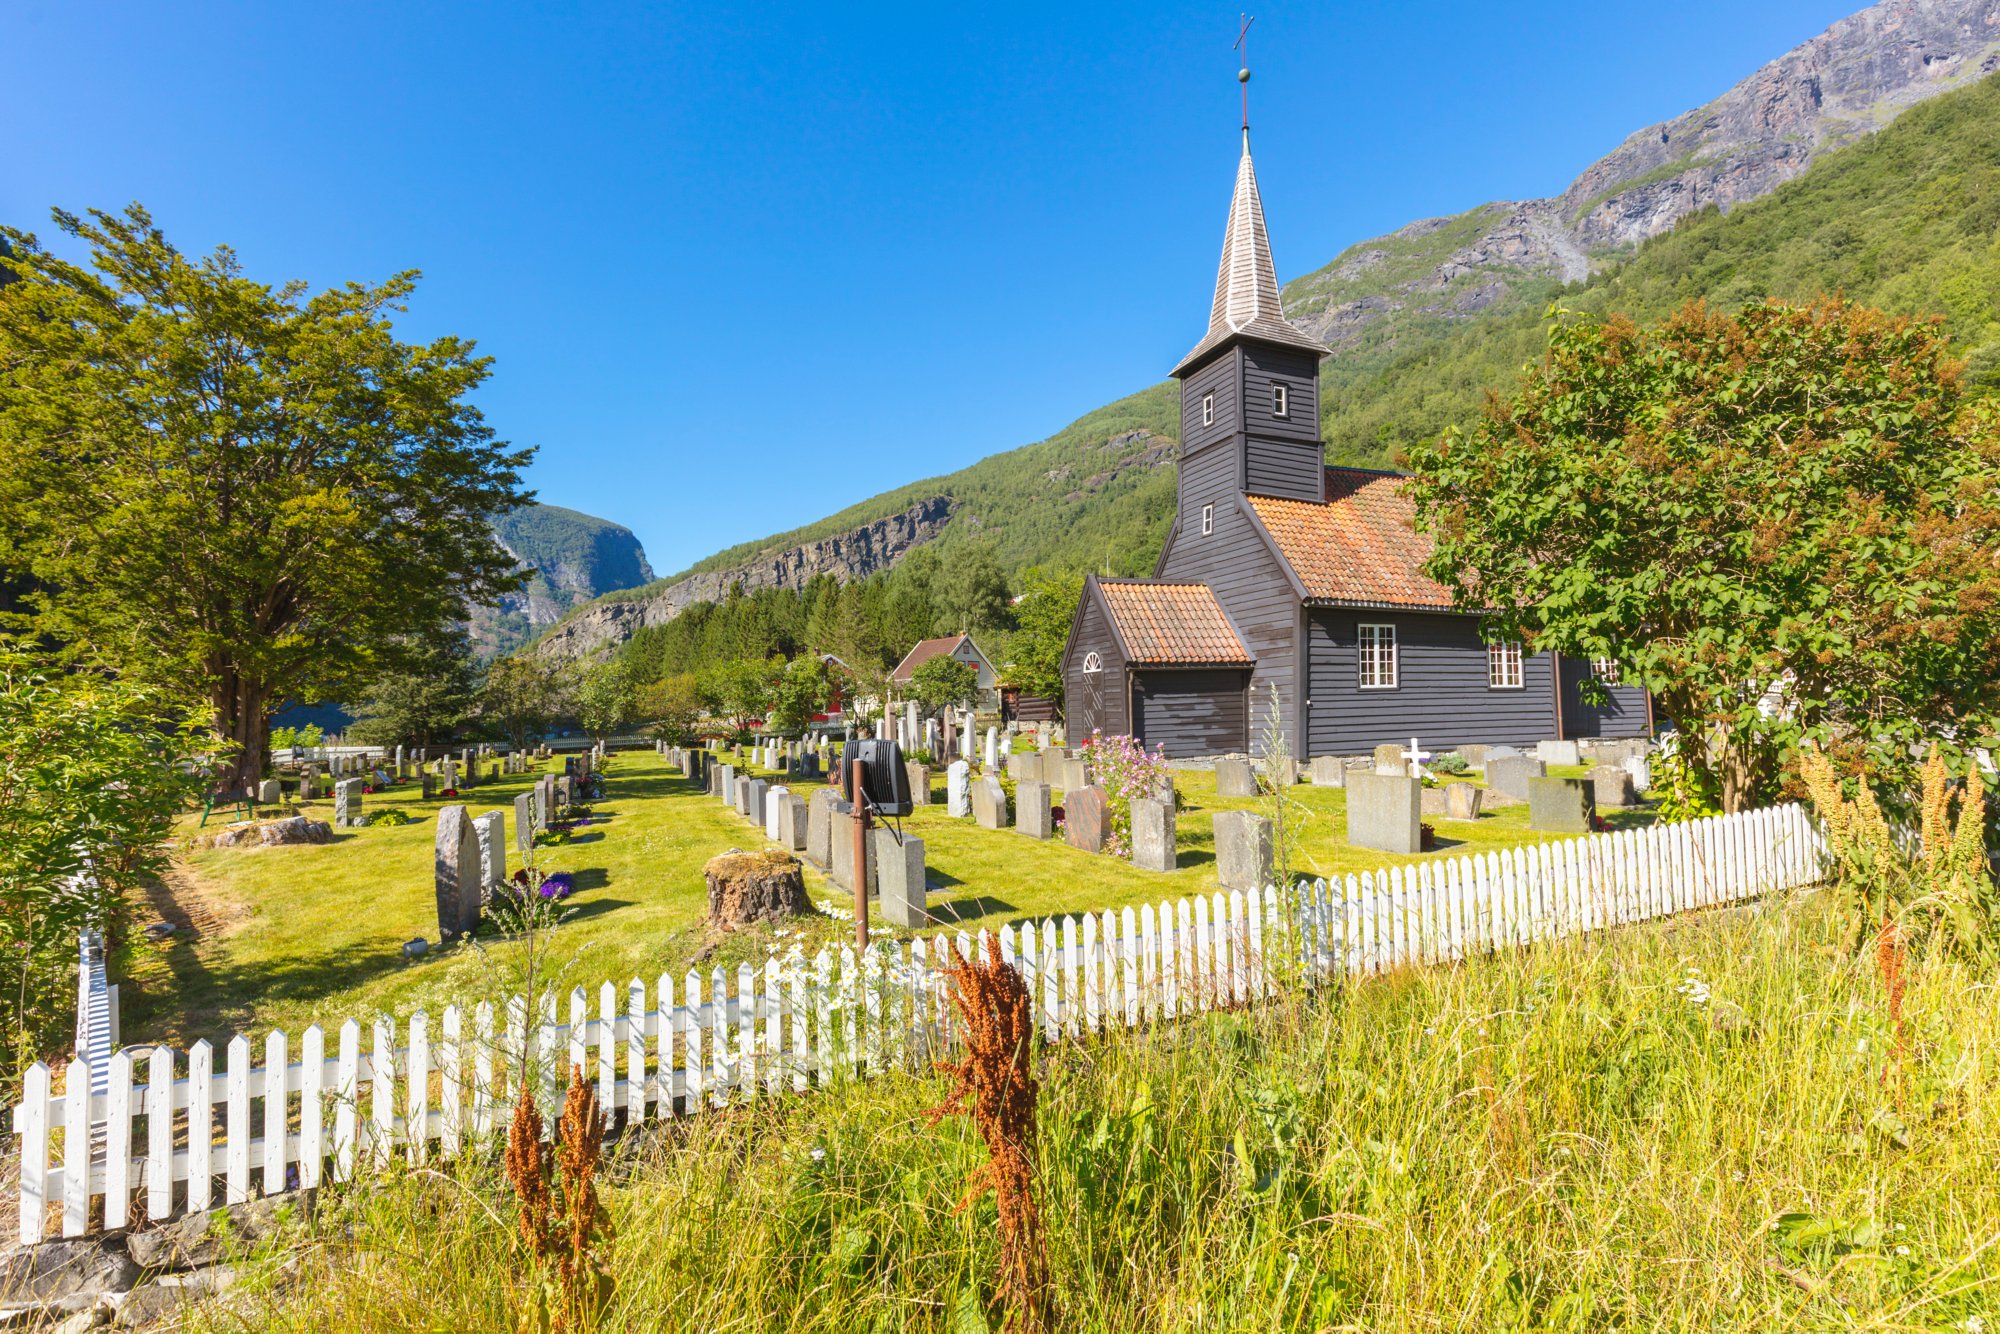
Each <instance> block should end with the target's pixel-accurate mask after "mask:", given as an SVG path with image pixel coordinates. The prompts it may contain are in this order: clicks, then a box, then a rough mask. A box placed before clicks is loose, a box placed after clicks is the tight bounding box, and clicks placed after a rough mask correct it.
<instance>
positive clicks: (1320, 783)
mask: <svg viewBox="0 0 2000 1334" xmlns="http://www.w3.org/2000/svg"><path fill="white" fill-rule="evenodd" d="M1312 779H1313V786H1314V787H1346V786H1347V766H1346V765H1345V764H1343V763H1342V762H1341V759H1340V757H1339V756H1338V755H1315V756H1313V763H1312Z"/></svg>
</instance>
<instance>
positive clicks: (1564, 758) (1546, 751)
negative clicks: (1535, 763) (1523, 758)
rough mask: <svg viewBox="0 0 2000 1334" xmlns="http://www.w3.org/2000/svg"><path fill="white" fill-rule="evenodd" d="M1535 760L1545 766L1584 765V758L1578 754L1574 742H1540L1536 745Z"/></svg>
mask: <svg viewBox="0 0 2000 1334" xmlns="http://www.w3.org/2000/svg"><path fill="white" fill-rule="evenodd" d="M1535 758H1536V759H1538V760H1540V761H1541V762H1542V763H1543V764H1582V763H1583V757H1582V756H1581V755H1579V754H1578V753H1577V749H1576V742H1574V741H1558V740H1553V739H1551V740H1548V741H1538V742H1536V743H1535Z"/></svg>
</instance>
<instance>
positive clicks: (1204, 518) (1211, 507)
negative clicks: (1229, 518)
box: [1201, 500, 1215, 537]
mask: <svg viewBox="0 0 2000 1334" xmlns="http://www.w3.org/2000/svg"><path fill="white" fill-rule="evenodd" d="M1214 531H1215V502H1214V501H1212V500H1211V501H1210V502H1208V504H1206V505H1203V506H1202V507H1201V535H1202V536H1203V537H1207V536H1209V535H1210V534H1211V533H1213V532H1214Z"/></svg>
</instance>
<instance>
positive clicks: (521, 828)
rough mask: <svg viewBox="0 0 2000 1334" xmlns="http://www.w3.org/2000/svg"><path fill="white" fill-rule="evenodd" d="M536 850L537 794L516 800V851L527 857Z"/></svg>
mask: <svg viewBox="0 0 2000 1334" xmlns="http://www.w3.org/2000/svg"><path fill="white" fill-rule="evenodd" d="M534 850H535V794H534V793H533V792H523V793H522V794H521V795H520V796H518V797H516V798H514V851H516V852H518V853H520V854H521V855H522V856H523V857H526V856H527V855H528V854H529V853H531V852H533V851H534Z"/></svg>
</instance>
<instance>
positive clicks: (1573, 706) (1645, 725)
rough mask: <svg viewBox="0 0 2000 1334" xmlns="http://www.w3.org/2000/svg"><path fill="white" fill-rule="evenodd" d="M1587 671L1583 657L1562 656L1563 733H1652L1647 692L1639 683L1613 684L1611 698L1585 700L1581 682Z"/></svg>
mask: <svg viewBox="0 0 2000 1334" xmlns="http://www.w3.org/2000/svg"><path fill="white" fill-rule="evenodd" d="M1589 675H1590V663H1589V662H1587V661H1585V660H1584V659H1582V658H1571V657H1565V658H1563V660H1562V724H1563V735H1564V736H1566V737H1585V736H1599V737H1635V736H1649V735H1651V725H1650V724H1651V717H1652V715H1651V714H1650V713H1649V712H1648V710H1647V706H1646V692H1645V691H1644V690H1642V689H1640V688H1639V687H1638V686H1612V687H1610V690H1611V698H1610V700H1608V701H1607V702H1605V703H1603V704H1586V703H1584V701H1583V692H1582V686H1583V682H1584V680H1585V678H1587V677H1588V676H1589Z"/></svg>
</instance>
